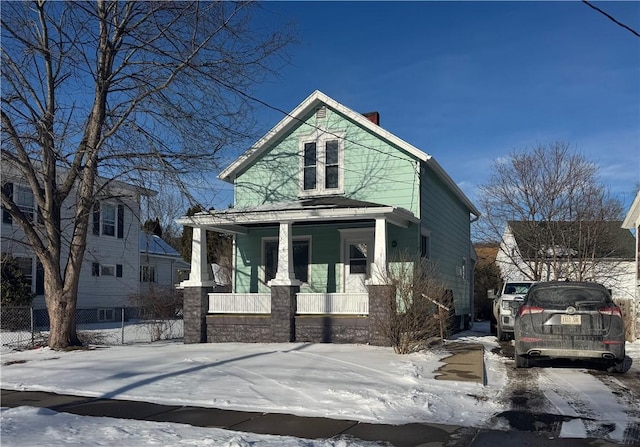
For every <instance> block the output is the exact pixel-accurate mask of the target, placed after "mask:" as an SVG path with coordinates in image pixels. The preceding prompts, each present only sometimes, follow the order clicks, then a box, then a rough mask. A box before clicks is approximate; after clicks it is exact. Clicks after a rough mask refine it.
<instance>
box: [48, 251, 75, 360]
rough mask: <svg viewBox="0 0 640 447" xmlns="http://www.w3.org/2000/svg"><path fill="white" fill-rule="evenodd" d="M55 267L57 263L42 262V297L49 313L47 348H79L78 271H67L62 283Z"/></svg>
mask: <svg viewBox="0 0 640 447" xmlns="http://www.w3.org/2000/svg"><path fill="white" fill-rule="evenodd" d="M55 265H57V263H56V264H50V263H47V262H43V268H44V269H45V282H44V296H45V301H46V304H47V312H48V313H49V347H50V348H51V349H66V348H68V347H69V346H81V345H82V342H81V341H80V339H79V338H78V334H77V333H76V319H75V316H76V315H75V314H76V303H77V293H78V283H79V280H80V271H79V270H73V271H71V270H72V269H69V270H67V272H66V273H67V278H65V279H66V281H64V282H63V281H62V278H61V277H60V276H59V275H58V273H59V272H58V271H56V270H55Z"/></svg>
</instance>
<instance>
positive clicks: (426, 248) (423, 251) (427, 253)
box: [420, 228, 431, 259]
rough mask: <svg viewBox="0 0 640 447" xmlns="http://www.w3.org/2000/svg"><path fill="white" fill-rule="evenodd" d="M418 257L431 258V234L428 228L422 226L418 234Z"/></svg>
mask: <svg viewBox="0 0 640 447" xmlns="http://www.w3.org/2000/svg"><path fill="white" fill-rule="evenodd" d="M420 257H421V258H424V259H429V258H431V234H430V232H429V230H425V229H424V228H423V229H422V230H421V234H420Z"/></svg>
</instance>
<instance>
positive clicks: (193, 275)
mask: <svg viewBox="0 0 640 447" xmlns="http://www.w3.org/2000/svg"><path fill="white" fill-rule="evenodd" d="M203 283H207V284H208V285H213V284H209V283H213V281H212V278H211V274H210V273H209V264H208V263H207V230H205V229H203V228H200V227H194V228H193V237H192V240H191V271H190V272H189V279H188V280H187V281H183V283H182V284H183V285H184V286H185V287H187V286H190V287H194V286H197V285H202V284H203Z"/></svg>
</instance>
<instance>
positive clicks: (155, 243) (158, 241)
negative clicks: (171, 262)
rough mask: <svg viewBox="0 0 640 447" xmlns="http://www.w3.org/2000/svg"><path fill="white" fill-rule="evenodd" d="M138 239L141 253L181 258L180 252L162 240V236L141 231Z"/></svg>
mask: <svg viewBox="0 0 640 447" xmlns="http://www.w3.org/2000/svg"><path fill="white" fill-rule="evenodd" d="M138 240H139V247H140V253H149V254H152V255H161V256H170V257H175V258H180V253H178V251H177V250H176V249H175V248H173V247H172V246H171V245H169V244H167V243H166V242H165V241H163V240H162V238H160V237H159V236H156V235H155V234H149V233H145V232H144V231H141V232H140V236H139V239H138Z"/></svg>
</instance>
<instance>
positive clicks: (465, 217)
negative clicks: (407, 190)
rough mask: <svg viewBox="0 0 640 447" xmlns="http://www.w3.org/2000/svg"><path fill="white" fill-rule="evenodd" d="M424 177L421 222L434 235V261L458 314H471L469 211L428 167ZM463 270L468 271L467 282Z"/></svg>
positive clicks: (423, 170)
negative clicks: (449, 290)
mask: <svg viewBox="0 0 640 447" xmlns="http://www.w3.org/2000/svg"><path fill="white" fill-rule="evenodd" d="M421 177H422V188H421V198H420V208H421V222H422V224H423V225H424V226H425V227H426V228H427V229H428V230H429V231H430V232H431V234H430V239H431V259H433V260H435V261H436V262H437V266H438V271H439V273H440V274H441V276H442V279H443V280H444V281H445V283H446V284H447V287H448V288H450V289H451V290H452V291H453V296H454V303H455V306H456V314H458V315H462V314H467V313H470V312H471V311H472V309H471V308H470V305H471V303H470V299H469V296H470V293H471V291H470V281H469V278H471V272H469V271H468V268H469V266H468V262H469V257H470V250H471V247H470V244H471V242H470V241H471V232H470V222H469V219H470V217H469V210H468V209H467V207H466V206H465V205H464V204H463V203H462V202H461V201H460V200H459V199H458V198H457V197H456V196H455V195H454V194H453V193H452V192H451V190H450V189H449V188H447V187H446V185H445V184H444V183H443V182H442V180H440V178H438V177H436V175H435V174H434V172H433V171H432V170H431V169H430V168H429V167H428V166H426V165H425V166H423V169H422V176H421ZM465 261H466V263H467V265H465ZM463 266H464V268H465V269H467V271H465V272H464V275H465V277H464V278H463V277H462V276H461V273H463V272H462V268H463ZM465 278H466V279H465Z"/></svg>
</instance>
